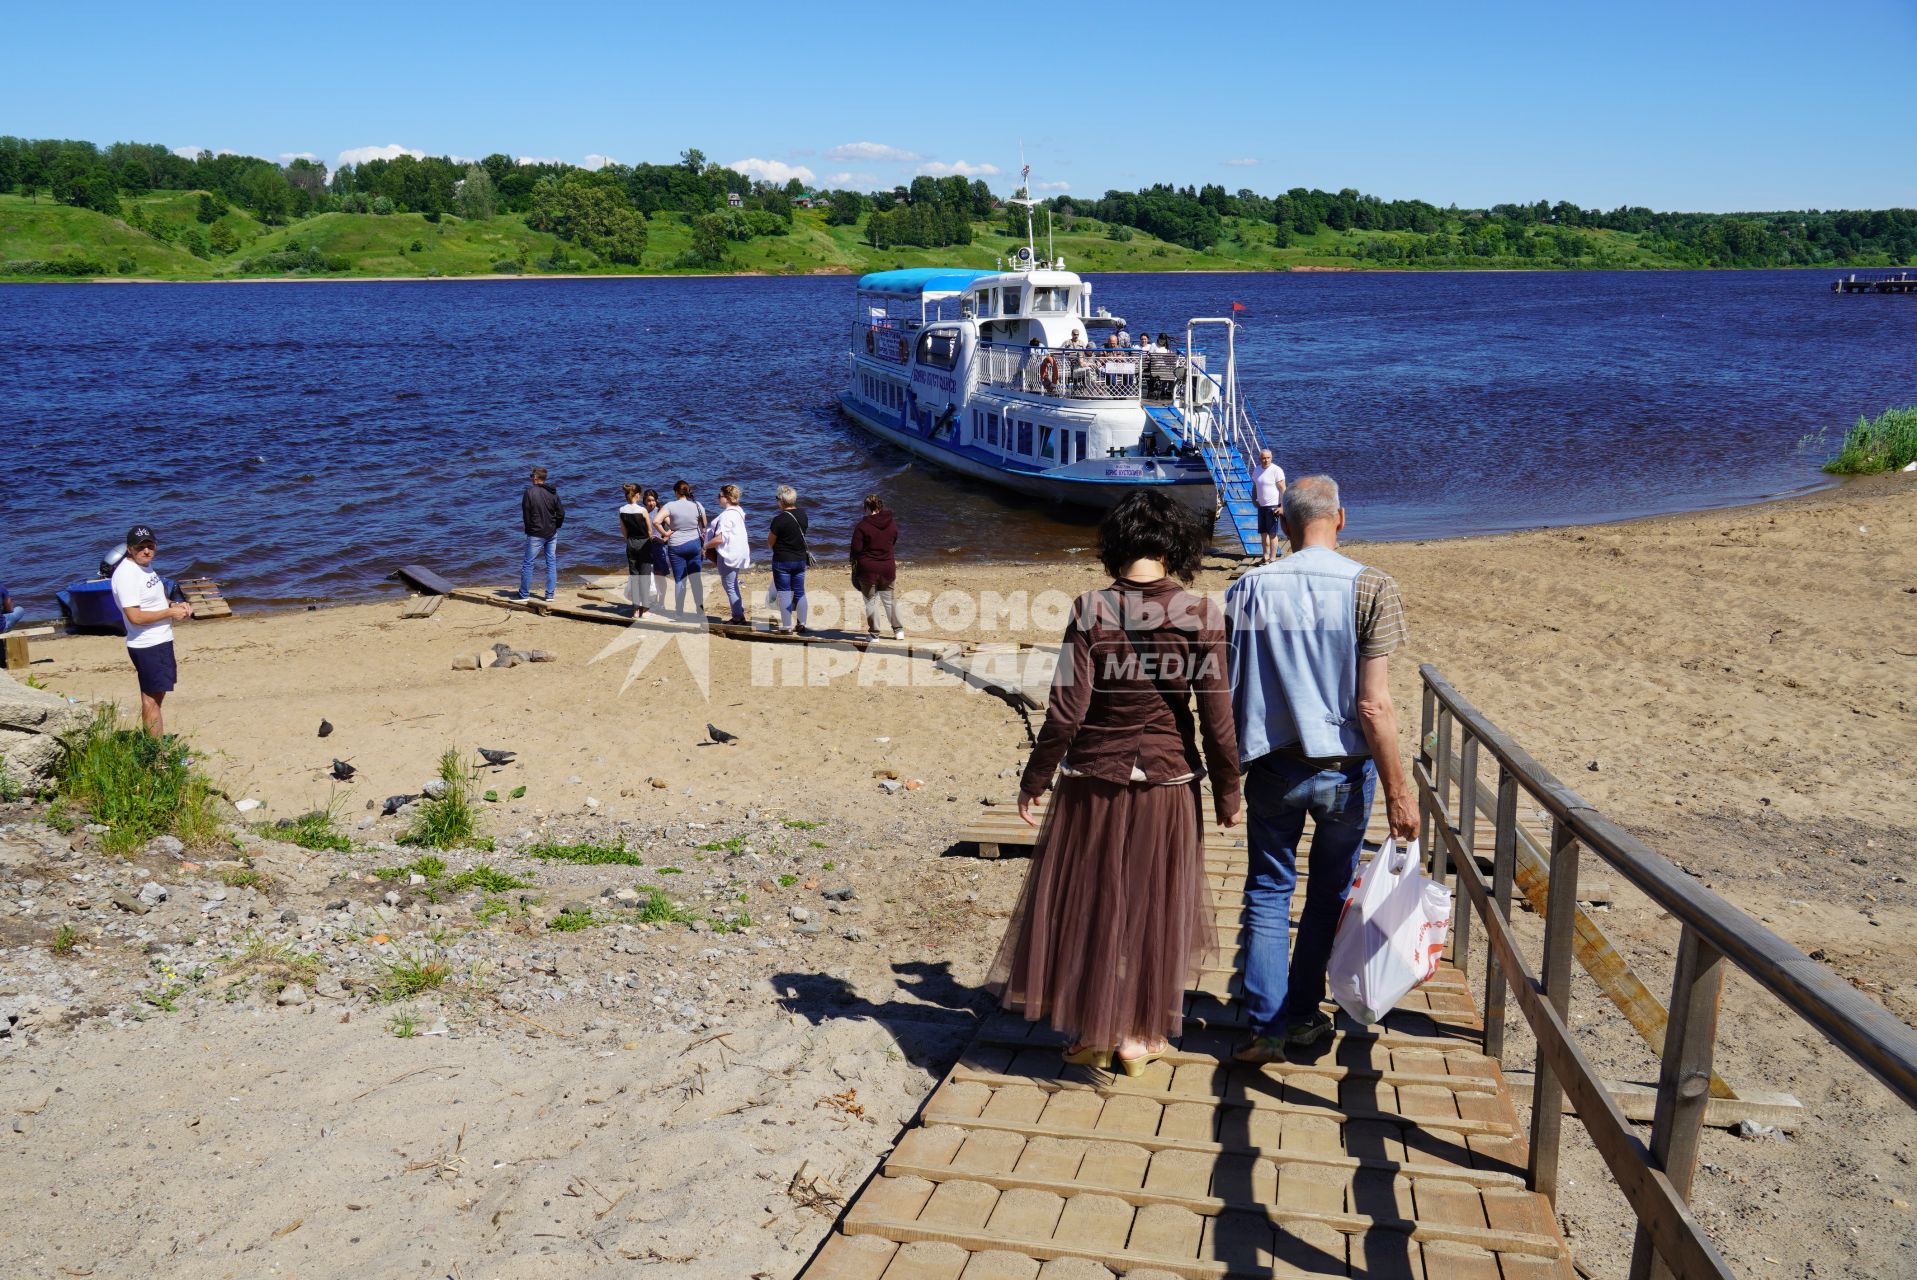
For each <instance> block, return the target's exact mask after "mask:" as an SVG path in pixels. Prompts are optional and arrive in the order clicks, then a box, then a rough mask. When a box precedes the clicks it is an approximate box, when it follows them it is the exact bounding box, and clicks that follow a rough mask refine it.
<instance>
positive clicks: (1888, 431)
mask: <svg viewBox="0 0 1917 1280" xmlns="http://www.w3.org/2000/svg"><path fill="white" fill-rule="evenodd" d="M1913 462H1917V406H1912V407H1909V408H1903V409H1886V410H1884V411H1883V412H1882V413H1880V414H1878V415H1877V416H1876V417H1875V418H1859V419H1857V421H1856V423H1855V424H1854V425H1853V426H1852V427H1851V429H1850V431H1849V432H1848V433H1847V434H1846V435H1845V436H1844V442H1843V444H1841V445H1839V446H1838V449H1837V456H1836V457H1834V458H1832V459H1831V460H1830V461H1829V462H1826V463H1825V464H1824V470H1826V471H1828V472H1830V473H1831V474H1832V475H1837V476H1867V475H1875V474H1877V473H1878V472H1881V471H1901V470H1903V469H1904V468H1905V467H1907V466H1909V465H1910V464H1911V463H1913Z"/></svg>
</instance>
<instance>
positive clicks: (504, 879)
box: [448, 862, 532, 893]
mask: <svg viewBox="0 0 1917 1280" xmlns="http://www.w3.org/2000/svg"><path fill="white" fill-rule="evenodd" d="M448 883H449V885H450V887H451V888H454V889H483V890H484V891H486V892H487V893H505V892H506V891H507V890H509V889H527V888H531V887H532V881H530V880H521V879H520V878H519V877H518V876H516V875H513V874H511V873H510V872H506V871H501V870H499V869H498V868H497V867H489V866H487V865H486V864H485V863H483V862H480V863H475V864H474V865H473V866H471V867H469V868H467V869H466V870H464V871H462V872H460V873H459V874H458V875H456V876H454V877H453V878H452V880H451V881H449V882H448Z"/></svg>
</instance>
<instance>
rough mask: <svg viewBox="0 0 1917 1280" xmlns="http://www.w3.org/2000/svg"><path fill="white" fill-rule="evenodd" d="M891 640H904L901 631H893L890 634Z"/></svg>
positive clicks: (903, 634)
mask: <svg viewBox="0 0 1917 1280" xmlns="http://www.w3.org/2000/svg"><path fill="white" fill-rule="evenodd" d="M892 638H893V639H894V640H903V639H905V633H904V632H903V631H894V632H893V633H892Z"/></svg>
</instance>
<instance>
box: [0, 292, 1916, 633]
mask: <svg viewBox="0 0 1917 1280" xmlns="http://www.w3.org/2000/svg"><path fill="white" fill-rule="evenodd" d="M1091 279H1092V280H1093V283H1094V301H1095V302H1096V303H1098V304H1100V305H1103V306H1107V307H1109V308H1110V309H1111V310H1112V311H1113V312H1114V313H1115V314H1118V315H1123V316H1125V317H1127V318H1128V319H1129V321H1130V323H1131V327H1132V328H1133V330H1134V331H1138V330H1140V329H1149V330H1151V331H1153V332H1157V331H1160V330H1164V331H1169V332H1172V333H1179V334H1182V331H1183V327H1184V322H1185V320H1186V319H1187V318H1188V317H1191V316H1196V315H1221V314H1226V313H1228V312H1229V309H1230V306H1231V304H1232V303H1234V302H1237V303H1240V304H1242V305H1243V306H1244V308H1245V310H1244V311H1243V312H1241V313H1239V315H1240V318H1241V319H1242V321H1243V329H1242V331H1241V333H1240V335H1239V348H1238V350H1239V361H1240V363H1239V369H1240V374H1239V376H1240V384H1241V387H1242V388H1243V391H1244V394H1245V396H1246V399H1247V401H1248V402H1249V403H1250V405H1251V407H1252V409H1253V411H1254V413H1255V414H1256V416H1257V419H1258V421H1259V423H1260V425H1261V427H1262V429H1263V431H1264V434H1265V438H1266V440H1267V442H1268V443H1269V444H1271V445H1272V447H1273V448H1274V450H1275V451H1276V453H1277V455H1278V460H1279V462H1280V463H1281V465H1283V466H1284V467H1285V469H1286V470H1287V472H1289V473H1290V474H1292V475H1299V474H1304V473H1306V472H1314V471H1324V472H1329V473H1331V474H1332V475H1334V476H1336V477H1337V478H1338V479H1339V481H1340V482H1341V484H1342V485H1343V488H1344V492H1345V497H1346V505H1347V507H1348V508H1349V510H1350V530H1349V532H1350V535H1351V536H1354V537H1359V538H1428V537H1441V536H1454V535H1459V534H1472V533H1482V532H1488V531H1495V530H1506V529H1517V528H1527V527H1535V526H1541V525H1558V524H1571V523H1580V522H1589V521H1597V520H1607V519H1614V518H1621V517H1631V516H1642V515H1649V514H1654V513H1658V512H1668V511H1680V510H1688V509H1696V508H1704V507H1712V506H1720V505H1726V504H1732V503H1741V502H1750V501H1756V500H1760V499H1763V498H1767V497H1772V496H1777V495H1781V494H1787V493H1792V492H1796V491H1801V490H1804V489H1807V488H1810V487H1814V486H1816V485H1818V484H1820V483H1822V479H1823V478H1822V477H1821V476H1820V473H1819V471H1818V463H1819V462H1820V461H1822V459H1823V458H1824V457H1825V456H1826V455H1827V453H1828V452H1829V450H1830V449H1831V448H1832V447H1833V446H1834V444H1835V442H1836V440H1837V439H1838V438H1839V437H1840V436H1841V435H1842V433H1843V432H1844V430H1845V429H1846V428H1847V427H1848V426H1849V425H1850V423H1851V422H1852V421H1854V420H1855V419H1856V418H1857V416H1858V415H1860V414H1867V413H1868V414H1875V413H1877V412H1880V411H1882V410H1883V409H1884V408H1886V407H1888V406H1890V405H1893V404H1908V403H1913V402H1917V361H1913V359H1912V355H1913V353H1914V352H1917V299H1910V298H1897V297H1887V298H1846V297H1839V296H1835V295H1833V294H1832V293H1831V292H1830V289H1829V280H1828V279H1827V278H1826V276H1825V275H1824V274H1822V273H1816V272H1784V271H1754V272H1655V273H1653V272H1576V273H1538V274H1518V273H1405V274H1398V273H1389V274H1387V273H1361V274H1349V273H1313V274H1288V275H1287V274H1277V275H1100V276H1094V277H1091ZM855 311H856V307H855V305H854V299H853V281H852V280H851V279H850V278H848V277H805V278H778V279H773V278H730V279H629V280H537V279H527V280H480V281H418V282H406V283H386V282H374V281H368V282H335V283H272V284H183V285H122V286H108V285H15V286H4V287H0V438H4V439H5V441H6V447H4V448H0V480H3V481H4V486H5V493H6V506H7V519H6V537H5V539H4V540H3V541H0V582H6V583H8V584H10V585H11V586H12V588H13V590H14V594H15V596H16V598H18V599H20V600H21V602H23V603H25V604H27V605H28V608H29V612H30V613H33V614H35V615H44V614H50V613H52V612H53V605H52V601H51V595H52V593H53V592H54V591H56V590H58V589H59V588H60V587H61V586H63V585H65V584H66V583H68V582H69V581H72V580H74V579H76V578H81V577H84V576H86V575H87V574H89V573H90V572H91V571H92V570H93V568H94V566H95V565H96V563H97V562H98V560H99V557H100V554H101V552H102V551H103V550H105V549H106V548H108V547H110V546H112V545H114V544H115V543H117V542H118V540H119V539H120V538H121V537H122V536H123V535H124V533H125V530H126V527H127V526H128V525H129V524H132V523H134V522H136V521H137V522H144V523H148V524H151V525H153V526H154V527H155V528H156V529H157V530H158V531H159V532H160V535H161V538H162V539H163V543H162V548H163V549H162V559H161V567H162V568H163V569H164V570H166V571H167V572H168V573H170V574H174V575H181V576H183V575H188V574H208V575H211V576H213V577H216V578H218V579H219V580H220V581H221V582H222V583H224V584H225V586H226V588H227V591H228V593H229V595H230V597H231V598H232V599H233V600H234V602H235V604H236V605H238V606H240V607H246V606H249V605H253V606H259V605H278V606H285V605H292V604H297V603H301V602H308V601H328V600H348V599H355V598H366V597H369V596H373V595H376V594H378V593H379V592H380V591H381V590H382V589H383V588H382V580H383V579H384V578H385V576H386V575H387V574H388V573H389V572H390V571H391V570H392V569H393V568H394V567H395V566H396V565H399V564H405V563H415V562H416V563H421V564H425V565H429V566H431V567H433V568H436V569H438V570H439V571H440V572H442V573H444V574H446V575H447V576H448V577H451V578H454V579H455V580H461V581H469V582H477V581H502V580H505V579H506V578H508V577H509V576H511V575H512V574H513V573H514V572H515V571H516V567H517V556H518V545H519V542H520V538H519V526H518V495H519V490H520V488H521V486H522V484H523V482H524V477H525V472H526V470H527V468H528V467H529V466H531V465H532V464H534V463H539V464H543V465H545V466H546V467H548V468H549V469H550V470H551V472H552V475H553V478H554V479H555V480H556V481H557V483H558V485H559V488H560V492H561V494H562V496H563V497H564V498H565V500H566V502H567V504H568V507H569V514H570V518H569V521H568V523H567V525H566V530H565V533H564V535H563V536H562V540H561V555H562V563H564V564H565V565H566V567H567V568H568V570H569V571H570V570H573V569H578V570H594V569H605V568H611V567H614V566H616V565H619V564H621V563H622V561H621V557H620V549H619V541H618V534H617V521H616V519H615V518H614V516H613V509H614V508H615V507H616V506H617V505H618V503H619V501H620V498H619V491H618V486H619V484H620V482H622V481H626V480H631V481H635V482H638V483H640V484H643V485H649V486H653V487H657V488H659V489H660V490H661V491H664V490H666V489H667V488H668V486H669V485H670V483H671V482H672V481H673V480H674V479H677V478H679V477H682V476H683V477H686V478H688V479H690V480H692V481H693V482H694V483H695V485H696V486H697V487H698V490H699V493H700V495H701V496H702V497H704V498H705V499H706V500H707V501H709V502H710V501H712V498H713V494H714V491H715V489H716V488H717V486H718V485H719V484H720V483H722V482H725V481H733V482H736V483H738V484H740V485H741V486H743V488H744V489H745V491H746V497H747V500H746V507H747V511H748V513H749V514H750V515H751V516H752V518H753V527H754V530H755V540H756V538H757V536H758V532H759V530H760V529H761V527H762V522H763V518H764V516H765V515H766V514H767V513H769V511H770V509H771V506H772V503H771V490H772V488H773V487H774V486H775V485H778V484H781V483H790V484H792V485H794V486H795V487H796V488H797V489H798V490H799V491H800V493H801V495H802V499H803V501H805V502H806V503H807V504H808V506H809V508H810V510H811V511H812V513H813V519H814V521H815V522H816V523H815V529H816V530H817V532H816V533H815V545H816V546H818V547H821V548H825V547H829V546H831V545H832V544H833V543H835V542H836V541H837V540H838V538H839V536H840V535H841V534H843V533H844V532H846V531H849V529H850V527H851V524H852V523H853V521H854V519H855V518H856V515H857V513H858V504H859V499H860V497H861V496H862V495H863V494H864V493H866V492H868V491H871V490H879V491H881V492H883V493H885V494H886V495H887V498H888V501H889V503H890V505H892V506H893V507H894V508H895V509H896V510H897V511H898V513H899V517H900V523H901V527H902V529H903V531H904V532H903V537H902V541H901V545H900V554H901V556H903V557H905V558H907V559H917V560H921V561H924V560H928V559H936V558H940V557H949V558H953V559H958V560H973V561H980V560H1009V559H1033V558H1045V557H1053V556H1065V555H1072V554H1082V553H1083V549H1084V548H1085V547H1087V546H1088V545H1089V544H1090V543H1091V542H1092V540H1093V532H1092V525H1093V520H1094V518H1095V517H1092V516H1088V515H1086V514H1084V513H1080V512H1075V511H1070V510H1064V509H1060V508H1056V507H1051V506H1047V505H1046V504H1043V503H1039V502H1033V501H1030V500H1026V499H1022V498H1017V497H1014V496H1011V495H1008V494H1005V493H1002V492H1000V491H998V490H996V489H994V488H991V487H989V486H984V485H980V484H975V483H970V482H964V481H960V480H957V479H955V478H953V477H951V476H949V475H946V474H943V473H941V472H939V471H938V470H936V469H934V468H931V467H929V466H927V465H925V464H923V463H920V462H917V461H915V460H914V459H912V458H910V457H908V456H906V455H903V454H900V453H898V452H896V451H893V450H891V449H889V448H886V447H883V446H880V445H878V444H877V443H876V442H874V441H872V440H871V439H869V438H867V437H865V436H863V435H861V434H860V433H859V432H858V431H857V430H856V429H854V428H853V427H851V426H850V425H849V424H848V423H847V422H846V421H845V420H844V419H843V418H842V417H841V416H840V414H839V413H838V411H837V409H836V407H835V396H836V394H837V392H838V391H839V389H840V388H841V386H842V385H843V383H844V381H845V377H846V374H847V370H848V363H847V356H846V351H847V346H848V338H849V332H850V326H851V323H852V321H853V319H854V315H855ZM1820 436H1822V437H1824V438H1823V439H1822V441H1821V442H1820V441H1819V439H1818V438H1819V437H1820ZM1807 438H1809V439H1808V441H1807Z"/></svg>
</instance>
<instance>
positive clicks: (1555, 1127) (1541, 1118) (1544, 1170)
mask: <svg viewBox="0 0 1917 1280" xmlns="http://www.w3.org/2000/svg"><path fill="white" fill-rule="evenodd" d="M1577 909H1578V841H1577V837H1576V836H1574V835H1572V834H1571V832H1570V831H1569V830H1568V829H1567V828H1566V827H1565V825H1564V823H1563V822H1561V821H1559V822H1553V823H1552V824H1551V887H1550V895H1549V897H1548V898H1547V899H1546V901H1545V906H1544V974H1543V979H1542V981H1543V985H1544V998H1545V999H1546V1000H1549V1001H1550V1002H1551V1007H1552V1008H1553V1009H1555V1010H1557V1014H1558V1019H1559V1021H1561V1022H1564V1023H1565V1025H1566V1026H1567V1027H1568V1026H1569V1025H1570V1022H1569V1014H1570V1009H1571V944H1572V941H1573V939H1574V937H1575V935H1576V933H1577ZM1536 1067H1537V1070H1536V1073H1535V1075H1534V1076H1533V1083H1532V1088H1531V1160H1530V1164H1529V1166H1528V1167H1527V1169H1526V1170H1525V1181H1526V1182H1527V1183H1528V1184H1529V1185H1530V1187H1531V1189H1532V1190H1533V1191H1535V1192H1537V1193H1538V1194H1540V1195H1542V1196H1544V1197H1545V1198H1546V1199H1548V1200H1550V1201H1551V1202H1552V1203H1553V1204H1556V1203H1557V1198H1558V1133H1559V1131H1560V1130H1561V1129H1562V1127H1563V1124H1564V1109H1563V1104H1564V1082H1563V1081H1561V1080H1559V1079H1558V1073H1557V1069H1556V1068H1554V1067H1553V1066H1552V1065H1551V1062H1550V1060H1549V1059H1548V1058H1546V1057H1545V1056H1544V1053H1543V1052H1542V1050H1540V1051H1539V1053H1538V1056H1537V1063H1536Z"/></svg>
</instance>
